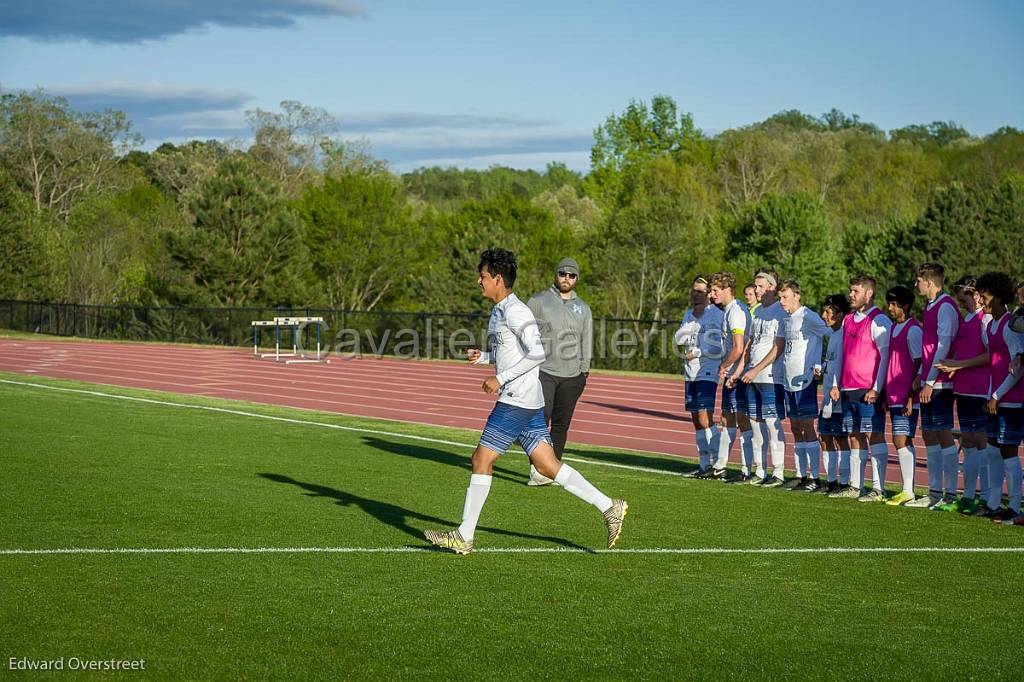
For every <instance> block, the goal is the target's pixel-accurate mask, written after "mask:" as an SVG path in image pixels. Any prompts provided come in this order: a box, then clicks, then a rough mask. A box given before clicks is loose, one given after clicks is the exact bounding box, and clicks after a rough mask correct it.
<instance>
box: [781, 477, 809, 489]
mask: <svg viewBox="0 0 1024 682" xmlns="http://www.w3.org/2000/svg"><path fill="white" fill-rule="evenodd" d="M806 482H807V479H806V478H803V477H801V478H791V479H789V480H788V481H786V482H785V483H783V484H782V489H783V490H796V489H797V488H799V487H800V486H802V485H803V484H804V483H806Z"/></svg>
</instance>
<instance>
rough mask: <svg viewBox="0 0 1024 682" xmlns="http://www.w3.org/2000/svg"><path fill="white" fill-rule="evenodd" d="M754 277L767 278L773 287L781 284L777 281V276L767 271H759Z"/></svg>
mask: <svg viewBox="0 0 1024 682" xmlns="http://www.w3.org/2000/svg"><path fill="white" fill-rule="evenodd" d="M754 279H766V280H768V283H769V284H771V285H772V286H773V287H777V286H779V283H778V282H776V281H775V278H774V277H772V276H771V275H769V274H768V273H767V272H759V273H757V274H756V275H754Z"/></svg>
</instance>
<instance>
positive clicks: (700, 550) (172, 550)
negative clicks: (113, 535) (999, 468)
mask: <svg viewBox="0 0 1024 682" xmlns="http://www.w3.org/2000/svg"><path fill="white" fill-rule="evenodd" d="M416 553H442V550H438V549H435V548H433V547H404V546H403V547H110V548H103V547H64V548H55V549H0V556H39V555H59V554H101V555H103V554H416ZM474 553H475V554H669V555H690V554H698V555H708V554H720V555H725V554H1022V553H1024V547H750V548H729V547H642V548H636V549H583V548H577V547H494V548H491V549H487V548H482V549H476V550H474Z"/></svg>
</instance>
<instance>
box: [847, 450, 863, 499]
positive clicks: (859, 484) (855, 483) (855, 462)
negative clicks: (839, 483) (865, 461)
mask: <svg viewBox="0 0 1024 682" xmlns="http://www.w3.org/2000/svg"><path fill="white" fill-rule="evenodd" d="M860 455H861V452H860V448H850V485H851V486H852V487H854V488H856V489H857V490H863V489H864V468H863V467H862V466H861V461H860V460H861V458H860Z"/></svg>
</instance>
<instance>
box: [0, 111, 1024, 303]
mask: <svg viewBox="0 0 1024 682" xmlns="http://www.w3.org/2000/svg"><path fill="white" fill-rule="evenodd" d="M248 120H249V124H250V126H251V127H252V133H253V134H252V140H253V141H252V143H251V144H248V145H247V146H246V145H243V144H240V143H226V142H220V141H215V140H207V141H200V140H194V141H189V142H186V143H183V144H177V145H175V144H170V143H167V144H163V145H161V146H160V147H158V148H156V149H155V150H154V151H152V152H144V151H140V150H139V147H140V145H141V142H142V140H141V139H140V138H139V137H138V136H137V135H134V134H133V133H132V132H131V122H130V121H129V120H128V119H127V117H126V116H125V115H124V113H122V112H118V111H110V110H108V111H104V112H81V111H75V110H73V109H72V108H70V106H69V105H68V103H67V102H66V101H65V100H63V99H61V98H59V97H54V96H50V95H48V94H46V93H45V92H42V91H36V92H21V93H17V94H4V95H2V96H0V254H2V258H0V298H14V299H26V300H43V301H60V302H74V303H98V304H111V303H114V304H132V305H196V306H315V307H331V308H341V309H349V310H410V311H443V312H474V311H480V310H484V309H485V307H486V306H485V305H484V301H482V299H481V297H480V295H479V292H478V291H477V289H476V286H475V275H474V273H475V268H476V264H477V259H478V256H479V254H480V252H481V251H483V250H484V249H486V248H490V247H493V246H502V247H504V248H509V249H511V250H513V251H515V252H517V254H519V260H520V279H519V283H518V284H517V289H519V290H520V291H522V292H523V293H526V294H529V293H532V292H533V291H536V290H539V289H542V288H544V287H546V286H548V285H549V284H550V282H551V279H552V275H553V272H552V269H553V266H554V263H556V262H557V261H558V260H559V259H560V258H561V257H563V256H565V255H572V256H575V257H576V258H577V259H578V260H579V261H580V263H581V266H582V270H583V277H582V278H581V282H580V286H579V291H580V293H581V295H583V296H584V297H585V298H586V299H587V300H588V301H589V302H590V303H591V305H592V307H593V310H594V313H595V315H596V316H611V317H624V318H634V319H671V318H675V317H678V315H679V314H680V312H681V310H682V308H683V307H684V306H685V305H686V304H687V292H688V289H689V283H690V281H691V280H692V278H693V277H694V276H696V275H698V274H703V273H709V272H713V271H716V270H722V269H728V270H732V271H733V272H735V273H736V274H737V279H738V280H739V281H740V282H744V280H745V279H750V278H751V277H752V275H753V273H754V272H755V271H756V270H758V269H760V268H764V267H769V266H770V267H773V268H775V269H776V270H777V271H779V272H780V273H781V274H782V276H783V277H793V278H796V279H797V280H799V281H800V282H801V285H802V287H803V291H804V298H805V301H807V302H810V303H815V302H817V301H820V300H821V298H822V297H823V296H824V295H826V294H828V293H832V292H837V291H845V289H846V283H847V281H848V279H849V277H850V276H852V275H854V274H860V273H867V274H872V275H874V276H875V277H876V278H877V279H878V280H879V282H880V288H884V287H885V286H889V285H892V284H897V283H901V284H910V283H912V282H913V271H914V268H915V267H916V265H917V264H919V263H921V262H924V261H929V260H938V261H940V262H943V263H944V264H946V267H947V271H949V272H951V273H952V274H953V275H954V276H959V275H960V274H964V273H968V272H970V273H974V274H980V273H981V272H983V271H986V270H993V269H998V270H1004V271H1007V272H1010V273H1011V274H1013V275H1014V276H1017V277H1020V276H1022V275H1024V266H1022V259H1021V257H1020V254H1021V249H1020V241H1019V240H1020V238H1021V235H1022V232H1024V231H1022V229H1021V227H1022V225H1024V133H1022V132H1021V131H1020V130H1017V129H1014V128H1011V127H1004V128H1001V129H999V130H997V131H995V132H993V133H991V134H989V135H987V136H984V137H977V136H973V135H971V134H970V133H968V131H966V130H965V129H963V128H962V127H960V126H959V125H957V124H956V123H954V122H941V121H940V122H934V123H931V124H923V125H911V126H907V127H905V128H901V129H898V130H891V131H887V132H886V131H883V130H881V129H879V128H878V127H877V126H875V125H873V124H871V123H868V122H865V121H862V120H861V119H860V118H859V117H858V116H856V115H847V114H845V113H843V112H840V111H837V110H832V111H830V112H827V113H825V114H823V115H821V116H813V115H809V114H805V113H803V112H799V111H783V112H780V113H778V114H776V115H774V116H771V117H770V118H768V119H767V120H765V121H761V122H758V123H755V124H752V125H749V126H745V127H742V128H735V129H730V130H726V131H724V132H722V133H719V134H717V135H706V134H705V133H703V132H702V131H701V130H700V129H699V128H698V127H697V125H696V124H695V122H694V120H693V118H692V116H691V115H690V114H687V113H683V112H681V111H680V110H679V108H678V106H677V104H676V102H675V101H674V100H673V99H672V98H671V97H667V96H658V97H655V98H653V99H652V100H651V101H650V102H642V101H631V102H629V103H628V105H627V106H626V107H625V109H624V110H623V111H622V112H619V113H615V114H611V115H609V116H608V117H607V118H606V119H605V120H604V121H603V122H602V123H601V124H600V125H598V126H597V127H596V129H595V131H594V143H593V146H592V148H591V167H590V170H589V172H588V173H586V174H580V173H576V172H573V171H571V170H569V169H568V168H566V167H565V166H564V165H562V164H557V163H552V164H549V165H548V166H547V168H546V169H545V171H544V172H536V171H521V170H514V169H510V168H504V167H493V168H491V169H489V170H486V171H473V170H459V169H455V168H421V169H418V170H415V171H413V172H410V173H405V174H401V175H399V174H396V173H394V172H392V171H391V170H390V169H389V168H388V166H387V164H386V163H385V162H383V161H381V160H380V159H377V158H375V157H374V156H373V155H372V153H371V150H370V149H369V148H368V147H367V146H366V145H365V144H362V143H360V142H351V141H344V140H343V138H341V137H340V136H339V133H338V130H339V128H338V123H337V121H335V120H334V119H333V118H332V117H331V116H330V115H328V114H327V113H326V112H324V111H323V110H321V109H317V108H314V107H310V106H306V105H304V104H301V103H298V102H290V101H286V102H282V104H281V109H280V111H276V112H275V111H263V110H259V109H257V110H254V111H251V112H248ZM744 283H745V282H744Z"/></svg>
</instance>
